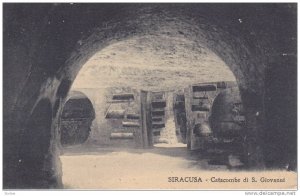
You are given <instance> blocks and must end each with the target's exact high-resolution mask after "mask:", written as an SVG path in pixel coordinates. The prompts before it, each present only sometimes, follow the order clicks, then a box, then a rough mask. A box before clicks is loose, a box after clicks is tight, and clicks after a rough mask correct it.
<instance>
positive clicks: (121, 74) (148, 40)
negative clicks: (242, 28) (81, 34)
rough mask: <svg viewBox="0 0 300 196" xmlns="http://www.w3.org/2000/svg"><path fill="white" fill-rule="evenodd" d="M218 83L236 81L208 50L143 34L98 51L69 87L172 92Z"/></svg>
mask: <svg viewBox="0 0 300 196" xmlns="http://www.w3.org/2000/svg"><path fill="white" fill-rule="evenodd" d="M221 80H222V81H235V77H234V75H233V73H232V72H231V71H230V69H229V68H228V66H227V65H226V64H225V63H224V62H223V61H222V60H221V59H220V58H219V57H218V56H217V55H216V54H214V53H213V52H212V51H210V50H209V49H207V48H205V47H202V46H199V45H197V44H196V43H194V42H193V41H190V40H188V39H184V38H182V37H169V36H167V35H160V36H157V35H146V36H139V37H135V38H131V39H127V40H124V41H120V42H117V43H114V44H111V45H109V46H107V47H106V48H104V49H102V50H101V51H99V52H97V53H96V54H95V55H94V56H92V57H91V58H90V59H89V60H88V61H87V62H86V63H85V64H84V65H83V67H82V69H81V70H80V72H79V73H78V75H77V77H76V79H75V81H74V83H73V86H72V88H75V89H76V88H103V87H111V86H128V87H133V88H137V89H144V90H172V89H178V88H183V87H186V86H187V85H190V84H193V83H199V82H212V81H221Z"/></svg>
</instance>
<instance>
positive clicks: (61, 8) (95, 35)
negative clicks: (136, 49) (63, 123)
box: [3, 3, 297, 188]
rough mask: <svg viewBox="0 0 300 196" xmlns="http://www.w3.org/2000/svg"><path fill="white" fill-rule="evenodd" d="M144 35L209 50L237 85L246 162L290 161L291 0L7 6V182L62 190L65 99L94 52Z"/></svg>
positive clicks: (293, 39) (292, 110)
mask: <svg viewBox="0 0 300 196" xmlns="http://www.w3.org/2000/svg"><path fill="white" fill-rule="evenodd" d="M143 35H165V36H169V37H172V36H176V37H182V38H184V39H189V40H191V41H193V42H195V44H198V45H199V47H200V46H205V47H207V48H209V49H210V50H212V51H213V52H215V53H216V54H217V55H218V56H219V57H220V58H221V59H222V60H223V61H224V62H225V63H226V64H227V65H228V66H229V68H230V69H231V71H232V72H233V73H234V75H235V77H236V78H237V82H238V84H239V88H240V92H241V97H242V101H243V104H244V107H245V111H246V120H247V129H246V131H245V136H246V140H245V142H247V144H248V148H247V151H248V154H247V155H248V166H249V168H263V167H265V166H267V167H280V165H281V164H287V163H288V164H290V167H291V168H293V167H295V164H296V154H297V150H296V143H297V140H296V138H297V137H296V135H297V128H296V127H297V126H296V124H297V121H296V117H297V110H296V106H297V101H296V100H297V94H296V93H297V83H296V81H297V74H296V73H297V44H296V43H297V4H295V3H294V4H270V3H269V4H261V3H260V4H245V3H243V4H236V3H235V4H76V3H75V4H46V3H43V4H27V3H20V4H14V3H5V4H4V5H3V89H4V90H3V103H4V104H3V123H4V125H3V126H4V128H3V145H4V149H3V158H4V165H3V170H4V173H3V178H4V188H60V187H62V182H61V168H60V161H59V158H58V154H59V147H58V145H57V141H58V138H59V134H58V131H57V121H58V114H59V111H60V109H61V107H60V105H61V102H62V100H63V99H64V98H65V97H66V96H67V94H68V91H69V88H70V87H71V85H72V82H73V80H74V78H75V77H76V75H77V73H78V71H79V70H80V68H81V66H82V65H83V64H84V63H85V62H86V61H87V60H88V59H89V58H90V57H91V56H92V55H93V54H95V53H96V52H97V51H99V50H101V49H103V48H105V47H106V46H108V45H110V44H112V43H116V42H118V41H122V40H126V39H129V38H132V37H135V36H143ZM49 115H50V116H49ZM37 116H38V117H39V118H38V119H40V121H41V122H44V123H42V124H44V125H49V126H50V127H49V126H48V129H47V128H45V127H43V126H42V125H41V124H40V123H37V122H35V120H34V119H35V118H37ZM41 130H42V132H41ZM26 149H35V150H36V149H41V150H40V151H39V150H37V151H35V150H26ZM37 158H38V161H37V160H36V159H37ZM279 160H280V161H281V162H282V163H279ZM292 165H294V166H292ZM32 168H34V169H32Z"/></svg>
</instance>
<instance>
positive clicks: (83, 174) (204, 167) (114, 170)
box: [60, 143, 296, 190]
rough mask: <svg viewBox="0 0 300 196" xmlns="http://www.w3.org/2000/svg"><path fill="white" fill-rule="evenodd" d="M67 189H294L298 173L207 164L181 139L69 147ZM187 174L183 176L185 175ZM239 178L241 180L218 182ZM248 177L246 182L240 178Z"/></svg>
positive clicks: (65, 160) (66, 154)
mask: <svg viewBox="0 0 300 196" xmlns="http://www.w3.org/2000/svg"><path fill="white" fill-rule="evenodd" d="M60 158H61V161H62V170H63V183H64V187H65V188H66V189H122V190H126V189H216V188H218V189H232V188H235V189H245V188H256V189H257V188H260V189H262V188H276V189H278V188H295V187H296V173H293V172H285V171H276V172H275V171H273V172H271V171H269V172H260V173H258V172H245V171H232V170H229V169H228V168H227V166H225V165H210V164H208V159H205V158H204V157H201V156H200V155H199V153H197V152H190V151H188V150H187V148H186V146H185V145H184V144H180V143H179V144H172V145H170V144H169V145H168V144H160V145H156V146H155V147H154V148H152V149H116V148H103V147H102V148H100V147H95V146H73V147H68V148H65V149H64V150H63V154H62V155H61V157H60ZM253 176H254V177H255V178H256V180H257V181H260V179H261V178H262V177H266V178H275V177H276V178H280V177H281V178H282V177H283V176H284V177H285V182H282V183H270V182H264V183H254V182H249V181H251V179H252V177H253ZM186 177H187V178H186ZM218 178H220V179H224V178H225V181H226V179H231V180H234V179H240V182H231V183H229V182H218V181H220V180H218ZM245 178H248V180H249V181H248V182H243V179H245Z"/></svg>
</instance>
